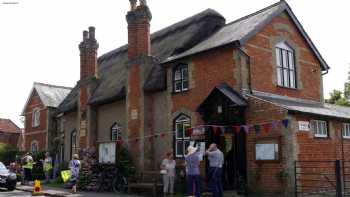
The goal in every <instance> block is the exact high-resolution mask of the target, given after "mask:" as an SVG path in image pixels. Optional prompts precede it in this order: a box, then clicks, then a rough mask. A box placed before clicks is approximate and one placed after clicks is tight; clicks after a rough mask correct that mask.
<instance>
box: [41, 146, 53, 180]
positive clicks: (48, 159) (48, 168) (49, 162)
mask: <svg viewBox="0 0 350 197" xmlns="http://www.w3.org/2000/svg"><path fill="white" fill-rule="evenodd" d="M43 168H44V172H45V178H46V182H49V181H50V176H51V171H52V157H51V156H50V153H49V152H46V153H45V159H44V164H43Z"/></svg>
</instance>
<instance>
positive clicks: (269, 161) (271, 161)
mask: <svg viewBox="0 0 350 197" xmlns="http://www.w3.org/2000/svg"><path fill="white" fill-rule="evenodd" d="M280 162H281V160H255V163H257V164H264V163H280Z"/></svg>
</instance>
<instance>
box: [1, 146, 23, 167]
mask: <svg viewBox="0 0 350 197" xmlns="http://www.w3.org/2000/svg"><path fill="white" fill-rule="evenodd" d="M22 155H23V153H21V152H20V151H19V150H18V149H17V148H16V147H13V146H11V145H9V144H4V143H0V161H1V162H3V163H4V164H5V165H9V164H10V163H11V162H14V161H18V160H19V159H20V158H21V156H22Z"/></svg>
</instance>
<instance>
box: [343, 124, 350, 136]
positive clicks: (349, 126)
mask: <svg viewBox="0 0 350 197" xmlns="http://www.w3.org/2000/svg"><path fill="white" fill-rule="evenodd" d="M346 133H347V135H345V134H346ZM342 137H343V139H350V123H348V122H343V124H342Z"/></svg>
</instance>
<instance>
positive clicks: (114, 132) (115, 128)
mask: <svg viewBox="0 0 350 197" xmlns="http://www.w3.org/2000/svg"><path fill="white" fill-rule="evenodd" d="M121 130H122V128H121V126H120V125H119V124H118V123H114V124H113V125H112V127H111V140H112V141H117V140H121V137H122V131H121Z"/></svg>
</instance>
